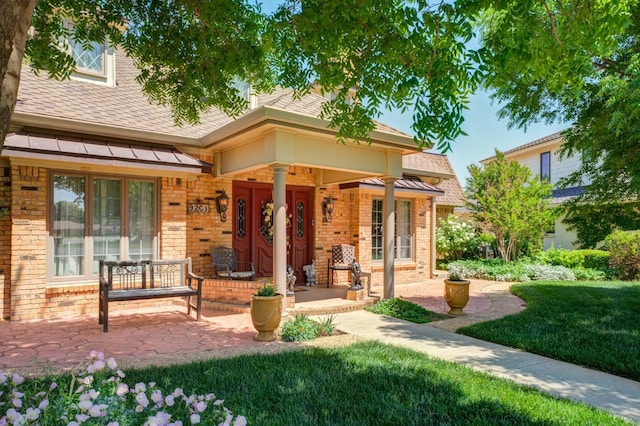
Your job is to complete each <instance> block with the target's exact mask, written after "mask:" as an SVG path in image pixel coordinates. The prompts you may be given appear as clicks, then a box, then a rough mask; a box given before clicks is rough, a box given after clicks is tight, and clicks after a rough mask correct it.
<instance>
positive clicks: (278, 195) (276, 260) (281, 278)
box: [272, 165, 288, 316]
mask: <svg viewBox="0 0 640 426" xmlns="http://www.w3.org/2000/svg"><path fill="white" fill-rule="evenodd" d="M272 168H273V222H274V226H273V284H274V285H275V286H276V289H277V291H278V293H280V294H283V295H284V296H285V299H283V301H282V315H283V316H287V315H288V313H287V300H286V297H287V208H286V205H285V199H286V194H287V185H286V175H285V171H286V169H287V168H286V166H283V165H274V166H272Z"/></svg>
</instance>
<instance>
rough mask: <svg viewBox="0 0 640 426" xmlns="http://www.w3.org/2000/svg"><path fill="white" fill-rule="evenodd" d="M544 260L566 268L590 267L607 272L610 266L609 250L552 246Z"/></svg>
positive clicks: (546, 252)
mask: <svg viewBox="0 0 640 426" xmlns="http://www.w3.org/2000/svg"><path fill="white" fill-rule="evenodd" d="M543 260H544V261H545V262H546V263H549V264H550V265H559V266H564V267H566V268H590V269H597V270H599V271H602V272H606V271H607V269H608V268H609V252H608V251H604V250H566V249H561V248H553V247H552V248H550V249H548V250H547V251H545V252H544V255H543Z"/></svg>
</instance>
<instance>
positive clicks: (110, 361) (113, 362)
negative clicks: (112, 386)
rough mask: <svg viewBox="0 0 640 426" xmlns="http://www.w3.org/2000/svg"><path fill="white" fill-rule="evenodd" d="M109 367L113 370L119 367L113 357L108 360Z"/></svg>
mask: <svg viewBox="0 0 640 426" xmlns="http://www.w3.org/2000/svg"><path fill="white" fill-rule="evenodd" d="M107 367H109V369H111V370H115V369H116V368H117V367H118V364H117V363H116V360H115V359H113V357H111V358H108V359H107Z"/></svg>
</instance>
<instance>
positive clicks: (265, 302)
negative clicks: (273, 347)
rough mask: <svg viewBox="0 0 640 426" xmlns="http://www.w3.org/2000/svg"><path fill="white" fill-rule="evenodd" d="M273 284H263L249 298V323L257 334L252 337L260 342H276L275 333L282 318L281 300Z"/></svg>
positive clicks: (281, 296) (280, 295)
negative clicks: (251, 323)
mask: <svg viewBox="0 0 640 426" xmlns="http://www.w3.org/2000/svg"><path fill="white" fill-rule="evenodd" d="M283 297H284V296H283V295H282V294H280V293H277V292H276V289H275V287H274V286H273V284H270V283H264V284H263V285H262V286H260V287H258V289H257V291H256V293H255V294H254V295H252V296H251V321H252V322H253V326H254V327H255V329H256V330H258V334H257V335H256V336H255V337H254V338H255V339H256V340H258V341H261V342H271V341H273V340H276V334H275V331H276V330H277V329H278V327H279V326H280V318H281V317H282V298H283Z"/></svg>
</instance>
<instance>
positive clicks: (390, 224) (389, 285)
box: [382, 178, 396, 299]
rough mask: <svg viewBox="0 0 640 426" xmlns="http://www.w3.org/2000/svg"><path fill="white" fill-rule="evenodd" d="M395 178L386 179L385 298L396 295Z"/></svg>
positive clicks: (383, 235)
mask: <svg viewBox="0 0 640 426" xmlns="http://www.w3.org/2000/svg"><path fill="white" fill-rule="evenodd" d="M395 181H396V180H395V178H386V179H384V231H383V234H382V246H383V247H384V248H383V253H382V259H383V264H384V281H383V283H384V299H392V298H393V295H394V290H393V286H394V268H393V259H394V257H395V256H394V253H393V240H394V238H395V228H396V220H395V219H396V214H395V209H394V207H395V190H394V187H393V184H394V183H395Z"/></svg>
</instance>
